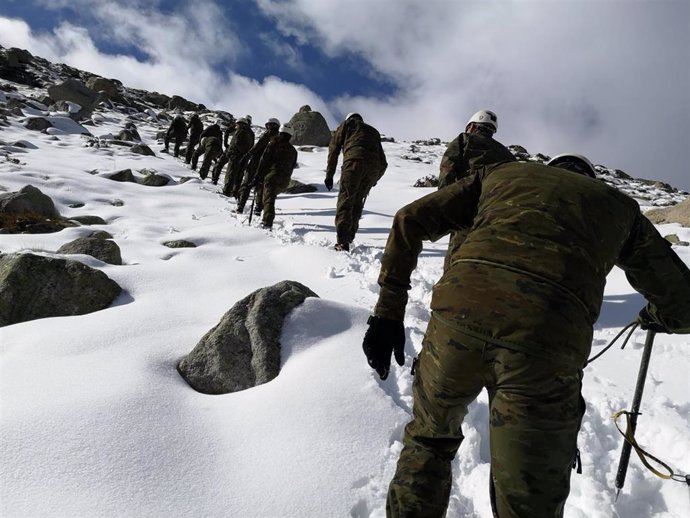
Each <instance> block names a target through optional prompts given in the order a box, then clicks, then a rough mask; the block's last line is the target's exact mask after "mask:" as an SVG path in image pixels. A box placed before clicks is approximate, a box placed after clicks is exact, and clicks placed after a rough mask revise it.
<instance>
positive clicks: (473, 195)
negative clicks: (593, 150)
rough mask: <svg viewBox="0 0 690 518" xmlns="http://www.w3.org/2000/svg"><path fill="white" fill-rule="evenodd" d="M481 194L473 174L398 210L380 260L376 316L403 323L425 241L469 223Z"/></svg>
mask: <svg viewBox="0 0 690 518" xmlns="http://www.w3.org/2000/svg"><path fill="white" fill-rule="evenodd" d="M480 194H481V178H480V177H479V175H472V176H469V177H467V178H465V179H463V180H462V181H460V182H456V183H454V184H452V185H450V186H448V187H447V188H446V189H442V190H439V191H436V192H434V193H431V194H428V195H426V196H424V197H423V198H420V199H419V200H417V201H414V202H412V203H410V204H409V205H406V206H405V207H403V208H402V209H400V210H399V211H398V212H397V213H396V215H395V218H394V219H393V227H392V228H391V231H390V234H388V241H387V243H386V249H385V251H384V253H383V257H382V259H381V273H380V274H379V279H378V283H379V286H380V287H381V289H380V291H379V299H378V302H377V304H376V308H375V309H374V314H375V315H376V316H378V317H383V318H390V319H393V320H403V318H404V316H405V306H406V304H407V290H409V288H410V277H411V275H412V272H413V271H414V269H415V268H416V266H417V258H418V256H419V253H420V252H421V251H422V243H423V242H424V241H425V240H429V241H436V240H437V239H439V238H441V237H443V236H444V235H446V234H448V233H449V232H452V231H454V230H459V229H461V228H463V227H467V226H469V225H470V224H471V223H472V220H473V219H474V215H475V213H476V210H477V203H478V201H479V195H480Z"/></svg>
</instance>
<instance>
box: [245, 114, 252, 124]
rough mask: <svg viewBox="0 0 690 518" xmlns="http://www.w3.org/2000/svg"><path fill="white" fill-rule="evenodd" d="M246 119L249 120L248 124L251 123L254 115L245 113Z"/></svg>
mask: <svg viewBox="0 0 690 518" xmlns="http://www.w3.org/2000/svg"><path fill="white" fill-rule="evenodd" d="M244 119H245V120H246V121H247V124H251V123H252V116H251V115H245V116H244Z"/></svg>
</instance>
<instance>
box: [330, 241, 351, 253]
mask: <svg viewBox="0 0 690 518" xmlns="http://www.w3.org/2000/svg"><path fill="white" fill-rule="evenodd" d="M333 248H334V249H335V251H336V252H349V251H350V244H349V243H336V245H335V246H334V247H333Z"/></svg>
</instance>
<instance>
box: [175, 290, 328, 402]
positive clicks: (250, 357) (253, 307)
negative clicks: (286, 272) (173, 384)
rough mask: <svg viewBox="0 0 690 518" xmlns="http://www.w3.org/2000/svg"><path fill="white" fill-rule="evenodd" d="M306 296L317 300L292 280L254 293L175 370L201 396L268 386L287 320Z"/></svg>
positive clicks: (275, 371)
mask: <svg viewBox="0 0 690 518" xmlns="http://www.w3.org/2000/svg"><path fill="white" fill-rule="evenodd" d="M307 297H318V295H317V294H316V293H314V292H313V291H311V290H310V289H309V288H307V287H306V286H304V285H302V284H300V283H298V282H295V281H282V282H279V283H278V284H275V285H273V286H269V287H267V288H262V289H259V290H257V291H255V292H253V293H252V294H250V295H249V296H247V297H245V298H244V299H242V300H240V301H239V302H238V303H237V304H235V305H234V306H233V307H232V308H231V309H230V311H228V312H227V313H226V314H225V315H223V318H222V319H221V321H220V322H219V323H218V325H216V326H215V327H214V328H213V329H211V330H210V331H209V332H208V333H206V334H205V335H204V336H203V338H202V339H201V340H200V341H199V343H198V344H197V345H196V347H195V348H194V349H193V350H192V352H190V353H189V354H188V355H187V356H186V357H185V358H184V359H183V360H182V361H181V362H180V364H179V365H178V368H177V370H178V371H179V373H180V374H181V375H182V377H183V378H184V379H185V380H186V381H187V383H189V384H190V385H191V386H192V388H194V389H195V390H197V391H199V392H202V393H204V394H227V393H229V392H237V391H240V390H245V389H248V388H251V387H255V386H257V385H261V384H263V383H267V382H269V381H271V380H272V379H274V378H275V377H276V376H278V373H279V372H280V357H281V348H280V334H281V332H282V329H283V322H284V320H285V317H286V316H287V315H288V313H290V311H292V310H293V309H294V308H295V307H297V306H299V305H300V304H302V302H304V299H306V298H307Z"/></svg>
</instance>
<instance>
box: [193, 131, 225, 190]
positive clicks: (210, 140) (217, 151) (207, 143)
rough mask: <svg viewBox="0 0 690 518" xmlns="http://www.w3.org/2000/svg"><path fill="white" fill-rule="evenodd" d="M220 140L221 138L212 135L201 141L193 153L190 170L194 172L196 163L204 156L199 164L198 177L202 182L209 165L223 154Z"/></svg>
mask: <svg viewBox="0 0 690 518" xmlns="http://www.w3.org/2000/svg"><path fill="white" fill-rule="evenodd" d="M221 138H222V137H218V136H217V135H213V134H212V135H210V136H206V137H204V138H203V139H201V144H200V145H199V147H198V148H197V150H196V151H195V152H194V156H192V169H193V170H195V169H196V166H197V163H198V162H199V157H200V156H201V155H204V161H203V162H202V164H201V169H199V176H200V177H201V179H202V180H205V179H206V176H207V175H208V170H209V169H210V167H211V163H212V162H213V161H214V160H215V159H216V158H218V157H219V156H220V155H221V153H222V152H223V144H222V143H221Z"/></svg>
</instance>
